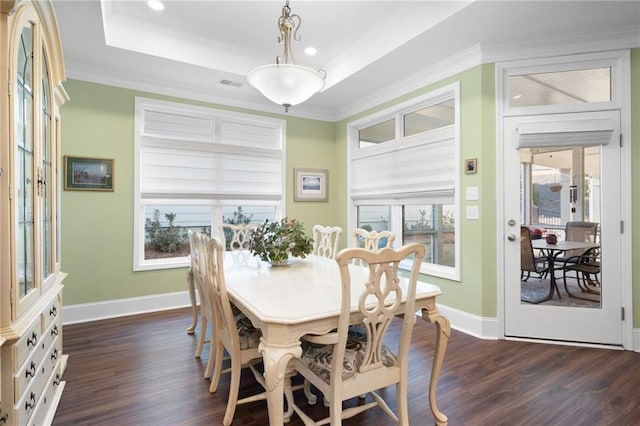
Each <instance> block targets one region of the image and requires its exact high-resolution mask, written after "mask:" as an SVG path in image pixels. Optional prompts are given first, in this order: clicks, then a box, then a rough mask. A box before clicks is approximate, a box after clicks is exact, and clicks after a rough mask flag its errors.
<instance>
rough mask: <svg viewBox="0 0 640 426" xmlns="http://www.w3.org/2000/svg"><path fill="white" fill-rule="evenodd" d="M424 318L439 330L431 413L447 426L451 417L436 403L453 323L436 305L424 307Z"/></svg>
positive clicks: (433, 371)
mask: <svg viewBox="0 0 640 426" xmlns="http://www.w3.org/2000/svg"><path fill="white" fill-rule="evenodd" d="M422 319H423V320H425V321H427V322H430V323H431V324H434V325H435V326H436V330H437V332H438V334H437V335H436V347H435V354H434V358H433V364H432V366H431V379H430V380H429V405H430V406H431V413H432V414H433V417H434V418H435V419H436V426H446V425H448V424H449V419H448V418H447V416H446V415H445V414H444V413H442V412H441V411H440V410H439V409H438V405H437V403H436V390H437V388H438V378H439V377H440V370H441V369H442V364H443V362H444V353H445V352H446V350H447V343H449V336H451V325H450V323H449V320H448V319H446V318H445V317H443V316H442V315H440V312H438V310H437V309H436V308H435V306H434V307H432V308H431V309H423V310H422Z"/></svg>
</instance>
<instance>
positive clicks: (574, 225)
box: [563, 222, 598, 257]
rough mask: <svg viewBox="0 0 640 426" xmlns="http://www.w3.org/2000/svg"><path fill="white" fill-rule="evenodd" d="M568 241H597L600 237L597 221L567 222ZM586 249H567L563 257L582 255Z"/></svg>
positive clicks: (566, 237)
mask: <svg viewBox="0 0 640 426" xmlns="http://www.w3.org/2000/svg"><path fill="white" fill-rule="evenodd" d="M564 232H565V234H564V235H565V236H564V239H565V240H566V241H578V242H581V243H596V242H597V239H598V223H597V222H567V224H566V225H565V231H564ZM582 253H584V250H582V249H581V250H567V251H566V252H565V254H564V255H563V257H571V256H580V255H581V254H582Z"/></svg>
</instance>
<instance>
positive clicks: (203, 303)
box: [189, 230, 214, 333]
mask: <svg viewBox="0 0 640 426" xmlns="http://www.w3.org/2000/svg"><path fill="white" fill-rule="evenodd" d="M208 238H209V237H208V236H207V235H206V234H203V233H201V232H194V231H191V230H189V247H190V249H191V273H192V274H193V282H194V285H195V288H196V289H197V290H198V295H199V297H200V312H201V315H202V316H203V317H204V318H206V319H207V321H209V322H210V323H211V327H213V326H214V324H213V321H214V316H213V310H212V308H213V305H212V300H211V296H210V292H208V291H207V288H206V287H205V285H206V280H207V254H206V250H207V247H206V243H205V241H204V240H205V239H208ZM203 333H204V331H203Z"/></svg>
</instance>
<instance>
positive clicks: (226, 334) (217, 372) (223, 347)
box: [200, 236, 293, 426]
mask: <svg viewBox="0 0 640 426" xmlns="http://www.w3.org/2000/svg"><path fill="white" fill-rule="evenodd" d="M202 247H204V249H203V250H201V251H200V256H201V258H200V259H201V261H202V262H203V263H204V264H205V265H206V266H205V271H206V272H205V277H206V278H205V280H204V285H203V291H206V292H208V298H209V299H210V300H212V308H213V309H212V310H213V315H214V318H215V321H214V324H215V333H214V336H215V340H213V339H212V342H213V345H212V352H213V351H215V355H214V356H213V359H214V360H215V364H214V367H213V377H212V378H211V385H210V387H209V392H211V393H214V392H216V391H217V389H218V384H219V381H220V376H221V375H222V373H223V372H225V371H227V370H224V371H223V370H222V363H223V361H224V358H223V353H224V351H226V352H227V353H228V354H229V359H230V362H231V367H230V368H229V369H228V371H230V373H231V380H230V383H229V398H228V400H227V408H226V410H225V414H224V419H223V421H222V423H223V424H224V425H225V426H228V425H230V424H231V422H232V421H233V416H234V414H235V411H236V407H237V406H238V405H240V404H246V403H249V402H254V401H261V400H265V399H266V398H267V396H266V392H262V393H259V394H257V395H252V396H248V397H245V398H242V399H238V391H239V388H240V377H241V370H242V368H244V367H248V368H249V369H250V370H251V372H252V373H253V376H254V377H255V379H256V381H257V382H258V383H260V384H261V385H262V387H263V388H265V389H266V385H265V382H264V377H263V375H262V373H261V372H260V371H258V369H257V368H256V365H257V364H259V363H261V361H262V355H261V354H260V352H258V344H259V343H260V337H261V336H262V333H261V332H260V330H259V329H257V328H255V327H254V326H253V324H251V321H250V320H249V318H247V317H246V316H245V315H244V314H242V313H241V312H239V311H237V308H235V306H234V305H233V304H232V303H231V301H230V300H229V295H228V293H227V285H226V282H225V278H224V266H223V265H224V263H223V259H224V252H225V245H224V243H223V242H222V240H221V239H219V238H215V237H214V238H209V237H207V236H203V238H202ZM287 403H288V407H289V410H288V411H287V412H286V413H285V415H284V418H285V419H287V420H288V419H289V418H290V417H291V415H292V414H293V406H292V404H291V401H287Z"/></svg>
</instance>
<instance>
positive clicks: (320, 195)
mask: <svg viewBox="0 0 640 426" xmlns="http://www.w3.org/2000/svg"><path fill="white" fill-rule="evenodd" d="M328 200H329V170H325V169H302V168H294V169H293V201H328Z"/></svg>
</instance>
